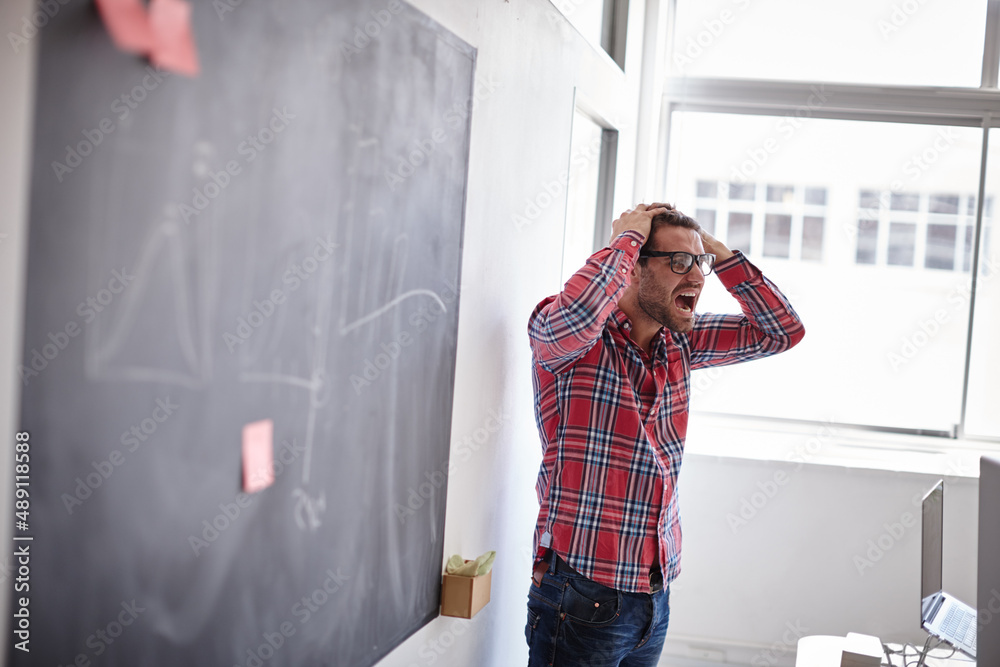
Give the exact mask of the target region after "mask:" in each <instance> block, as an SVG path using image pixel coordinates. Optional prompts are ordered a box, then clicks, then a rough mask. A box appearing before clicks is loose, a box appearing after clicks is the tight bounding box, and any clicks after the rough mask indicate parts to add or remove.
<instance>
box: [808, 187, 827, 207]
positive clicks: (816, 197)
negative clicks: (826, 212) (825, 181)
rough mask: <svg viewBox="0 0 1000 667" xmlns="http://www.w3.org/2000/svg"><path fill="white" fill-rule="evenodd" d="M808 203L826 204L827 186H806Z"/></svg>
mask: <svg viewBox="0 0 1000 667" xmlns="http://www.w3.org/2000/svg"><path fill="white" fill-rule="evenodd" d="M806 203H807V204H818V205H824V204H826V188H806Z"/></svg>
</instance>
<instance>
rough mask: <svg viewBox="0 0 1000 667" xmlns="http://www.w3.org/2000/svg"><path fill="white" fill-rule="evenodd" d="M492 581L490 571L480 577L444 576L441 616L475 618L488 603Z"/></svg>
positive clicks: (491, 572)
mask: <svg viewBox="0 0 1000 667" xmlns="http://www.w3.org/2000/svg"><path fill="white" fill-rule="evenodd" d="M465 562H466V563H468V562H469V561H465ZM492 579H493V571H492V570H490V571H489V572H487V573H486V574H484V575H482V576H481V577H458V576H455V575H453V574H445V575H444V580H443V581H442V582H441V615H442V616H456V617H458V618H472V617H473V616H475V615H476V613H477V612H479V610H480V609H482V608H483V607H485V606H486V604H487V603H488V602H489V601H490V584H491V581H492Z"/></svg>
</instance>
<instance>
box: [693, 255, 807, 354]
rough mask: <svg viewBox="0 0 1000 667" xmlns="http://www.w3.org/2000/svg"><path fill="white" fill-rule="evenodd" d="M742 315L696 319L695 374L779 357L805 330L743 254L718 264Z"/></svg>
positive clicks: (788, 307)
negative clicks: (763, 358) (697, 370)
mask: <svg viewBox="0 0 1000 667" xmlns="http://www.w3.org/2000/svg"><path fill="white" fill-rule="evenodd" d="M716 273H717V274H718V276H719V280H721V281H722V284H723V286H725V288H726V290H728V291H729V293H730V294H732V295H733V296H734V297H736V300H737V301H739V303H740V308H741V309H742V310H743V314H742V315H713V314H711V313H708V314H702V315H697V316H696V319H695V324H694V328H693V329H692V331H691V334H690V337H689V340H690V343H691V369H692V370H696V369H698V368H706V367H708V366H725V365H728V364H736V363H740V362H743V361H750V360H751V359H759V358H761V357H767V356H770V355H772V354H778V353H779V352H784V351H785V350H788V349H790V348H791V347H792V346H794V345H796V344H797V343H798V342H799V341H800V340H802V337H803V336H804V335H805V332H806V330H805V327H804V326H803V325H802V320H801V319H800V318H799V316H798V314H797V313H796V312H795V310H794V309H793V308H792V306H791V304H790V303H788V299H786V298H785V295H784V294H782V293H781V291H780V290H779V289H778V287H777V286H776V285H775V284H774V283H772V282H771V281H770V280H768V279H767V278H765V277H764V275H763V274H762V273H761V272H760V269H758V268H757V267H756V266H754V265H753V264H751V263H750V261H749V260H748V259H747V258H746V257H745V256H744V255H743V253H741V252H740V251H738V250H737V251H735V253H734V256H733V257H732V258H729V259H727V260H724V261H722V262H719V264H717V265H716Z"/></svg>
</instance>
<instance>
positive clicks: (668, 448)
mask: <svg viewBox="0 0 1000 667" xmlns="http://www.w3.org/2000/svg"><path fill="white" fill-rule="evenodd" d="M642 240H643V239H642V235H641V234H639V233H638V232H631V231H629V232H625V233H623V234H621V235H620V236H618V237H617V238H616V239H615V240H614V241H613V242H612V243H611V245H610V247H607V248H604V249H602V250H600V251H598V252H596V253H594V255H592V256H591V257H590V258H589V259H588V260H587V263H586V264H585V265H584V267H583V268H582V269H580V270H579V271H577V272H576V274H574V275H573V277H571V278H570V279H569V281H568V282H567V283H566V285H565V287H564V289H563V291H562V292H561V293H560V294H557V295H555V296H552V297H549V298H547V299H545V300H544V301H542V302H541V303H540V304H538V306H537V307H536V308H535V311H534V312H533V313H532V315H531V319H530V321H529V324H528V335H529V338H530V342H531V350H532V357H533V368H532V382H533V385H534V391H535V420H536V422H537V424H538V431H539V434H540V436H541V441H542V451H543V456H542V464H541V467H540V470H539V473H538V483H537V485H536V489H537V492H538V501H539V503H540V505H541V506H540V508H539V512H538V522H537V524H536V526H535V536H534V553H535V557H536V559H540V558H541V557H542V556H543V555H544V553H545V550H546V549H552V550H553V551H555V552H556V553H558V554H559V555H560V556H561V557H562V558H563V559H564V560H565V561H566V562H567V563H568V564H569V565H570V567H572V568H574V569H575V570H577V571H578V572H579V573H580V574H582V575H584V576H586V577H589V578H590V579H593V580H594V581H596V582H598V583H601V584H604V585H605V586H610V587H612V588H617V589H619V590H623V591H628V592H647V593H648V592H649V590H650V586H649V572H650V568H651V566H652V565H653V563H654V561H655V560H656V558H657V556H658V557H659V562H660V564H661V569H662V570H663V582H664V585H666V584H667V583H669V582H671V581H673V580H674V579H675V578H676V577H677V575H678V574H679V573H680V553H681V526H680V515H679V509H678V505H677V493H676V488H677V475H678V472H679V471H680V465H681V457H682V455H683V453H684V436H685V434H686V432H687V422H688V396H689V389H690V376H691V371H692V370H696V369H699V368H707V367H709V366H723V365H727V364H735V363H739V362H742V361H749V360H750V359H757V358H760V357H766V356H769V355H772V354H777V353H778V352H783V351H785V350H787V349H789V348H790V347H792V346H793V345H795V344H796V343H797V342H798V341H799V340H801V339H802V336H803V335H804V334H805V329H804V328H803V326H802V322H801V321H800V320H799V317H798V315H796V314H795V311H794V310H792V307H791V306H790V305H789V303H788V301H787V300H786V299H785V297H784V296H783V295H782V294H781V292H779V291H778V289H777V287H776V286H775V285H774V284H773V283H771V282H770V281H769V280H767V279H766V278H764V276H763V275H761V273H760V271H759V270H758V269H757V267H755V266H754V265H753V264H751V263H750V262H749V261H748V260H747V259H746V258H745V257H744V256H743V255H742V254H741V253H740V252H739V251H736V253H735V257H732V258H730V259H726V260H724V261H720V262H719V263H718V264H717V265H716V274H717V275H718V276H719V279H720V280H721V281H722V284H723V285H724V286H725V287H726V289H727V290H728V291H729V292H730V293H731V294H732V295H733V296H735V297H736V298H737V300H739V303H740V306H741V308H742V310H743V315H712V314H697V315H695V322H694V328H693V329H692V331H691V332H690V333H688V334H678V333H674V332H671V331H668V330H667V329H665V328H662V329H660V331H659V332H657V334H656V335H655V336H654V337H653V341H652V344H651V351H652V357H651V358H650V357H647V356H646V353H645V352H644V351H642V349H641V348H640V347H639V346H638V345H636V343H634V342H633V341H632V339H631V337H630V335H629V330H630V327H631V324H630V323H629V321H628V318H627V317H626V316H625V313H623V312H622V311H621V310H619V309H618V307H617V304H618V300H619V299H620V298H621V296H622V293H623V292H624V291H625V288H626V287H628V284H629V274H630V273H631V270H632V266H633V265H634V264H635V261H636V259H637V257H638V255H639V250H640V248H641V246H642ZM644 359H645V363H644V361H643V360H644ZM657 538H659V539H657ZM657 549H659V552H658V553H657V551H656V550H657Z"/></svg>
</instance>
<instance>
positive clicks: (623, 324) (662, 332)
mask: <svg viewBox="0 0 1000 667" xmlns="http://www.w3.org/2000/svg"><path fill="white" fill-rule="evenodd" d="M611 319H613V320H614V321H615V324H617V325H618V328H619V329H620V330H621V331H622V332H623V333H624V335H625V336H626V338H628V339H629V340H632V322H631V321H630V320H629V318H628V315H626V314H625V311H623V310H622V309H621V308H617V307H616V308H615V309H614V310H613V311H611ZM657 339H660V340H662V341H663V347H664V350H666V349H667V348H669V347H670V346H671V345H674V344H675V343H674V338H673V335H672V334H671V333H670V332H668V331H667V328H666V327H662V326H661V327H660V329H659V330H658V331H657V332H656V333H655V334H654V335H653V350H654V354H655V350H656V340H657Z"/></svg>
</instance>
